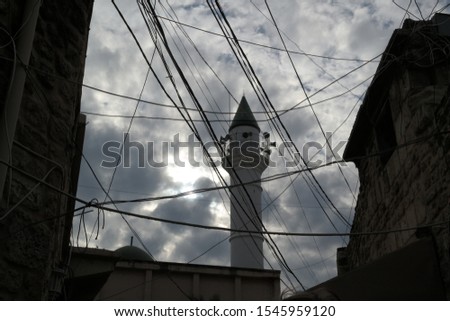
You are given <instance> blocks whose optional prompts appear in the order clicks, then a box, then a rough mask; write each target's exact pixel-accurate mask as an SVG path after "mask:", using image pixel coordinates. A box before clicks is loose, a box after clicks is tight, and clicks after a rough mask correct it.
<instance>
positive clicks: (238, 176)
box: [222, 97, 269, 269]
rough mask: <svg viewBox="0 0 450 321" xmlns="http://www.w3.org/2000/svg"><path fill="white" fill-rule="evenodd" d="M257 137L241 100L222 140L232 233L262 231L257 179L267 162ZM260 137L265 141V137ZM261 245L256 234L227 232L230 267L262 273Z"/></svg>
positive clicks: (254, 126) (248, 107) (256, 127)
mask: <svg viewBox="0 0 450 321" xmlns="http://www.w3.org/2000/svg"><path fill="white" fill-rule="evenodd" d="M259 134H260V129H259V126H258V123H257V122H256V119H255V116H254V115H253V113H252V111H251V109H250V106H249V105H248V103H247V100H246V99H245V97H242V99H241V102H240V103H239V107H238V110H237V112H236V115H235V116H234V119H233V121H232V123H231V126H230V128H229V131H228V135H227V136H226V137H225V139H223V140H222V143H223V144H224V152H225V155H224V157H223V158H222V166H223V167H224V168H225V169H226V170H227V172H228V173H229V174H230V186H235V187H231V188H230V194H231V195H230V197H231V200H230V201H231V229H233V230H242V231H259V232H261V229H262V216H261V192H262V188H261V182H260V179H261V175H262V173H263V172H264V170H265V169H266V168H267V164H268V161H269V149H268V148H269V144H267V142H266V144H265V145H266V147H265V148H260V146H261V144H260V139H259V136H260V135H259ZM264 136H265V138H266V139H268V137H269V134H267V133H265V135H264ZM248 182H251V183H249V184H246V183H248ZM240 184H245V185H240ZM239 185H240V186H239ZM263 241H264V238H263V236H262V235H261V234H258V233H252V234H250V233H245V232H231V237H230V245H231V266H235V267H247V268H256V269H263V268H264V261H263V257H264V256H263Z"/></svg>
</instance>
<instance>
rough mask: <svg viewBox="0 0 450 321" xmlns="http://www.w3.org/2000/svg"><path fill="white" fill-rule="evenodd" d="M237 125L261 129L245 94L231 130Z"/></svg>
mask: <svg viewBox="0 0 450 321" xmlns="http://www.w3.org/2000/svg"><path fill="white" fill-rule="evenodd" d="M237 126H252V127H255V128H256V129H258V130H259V126H258V122H257V121H256V119H255V116H254V115H253V112H252V110H251V109H250V106H249V105H248V102H247V99H245V96H242V99H241V102H240V103H239V107H238V109H237V111H236V115H234V118H233V121H232V122H231V126H230V129H229V130H231V129H233V128H234V127H237Z"/></svg>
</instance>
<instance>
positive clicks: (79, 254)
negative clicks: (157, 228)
mask: <svg viewBox="0 0 450 321" xmlns="http://www.w3.org/2000/svg"><path fill="white" fill-rule="evenodd" d="M71 267H72V278H71V279H69V280H68V282H67V284H66V285H67V286H66V289H67V290H68V296H69V299H71V300H113V301H116V300H133V301H142V300H145V301H161V300H163V301H189V300H195V301H198V300H210V301H211V300H212V301H218V300H227V301H235V300H243V301H248V300H259V301H271V300H279V299H280V271H272V270H256V269H245V268H233V267H231V268H230V267H227V266H213V265H199V264H183V263H172V262H156V261H153V260H152V259H151V258H150V257H149V255H148V254H147V253H145V252H144V251H143V250H141V249H139V248H136V247H134V246H125V247H122V248H119V249H117V250H116V251H109V250H101V249H93V248H74V249H73V255H72V262H71Z"/></svg>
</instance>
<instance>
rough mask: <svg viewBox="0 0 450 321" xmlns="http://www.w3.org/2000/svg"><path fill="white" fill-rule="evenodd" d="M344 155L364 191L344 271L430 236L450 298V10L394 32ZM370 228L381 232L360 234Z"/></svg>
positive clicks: (341, 266)
mask: <svg viewBox="0 0 450 321" xmlns="http://www.w3.org/2000/svg"><path fill="white" fill-rule="evenodd" d="M344 159H345V160H346V161H352V162H354V163H355V165H356V167H357V168H358V172H359V178H360V191H359V196H358V202H357V206H356V210H355V218H354V222H353V226H352V230H351V232H352V233H355V235H352V236H351V237H350V241H349V244H348V247H347V248H346V249H341V250H340V253H339V252H338V253H339V256H338V257H339V258H340V261H339V260H338V267H339V269H338V270H340V271H341V272H342V273H341V274H344V272H345V271H350V270H355V269H357V268H361V267H363V266H366V265H367V264H370V263H372V262H375V261H376V260H378V259H380V258H383V257H384V256H386V255H387V254H389V253H393V252H395V251H397V250H400V249H402V248H405V247H406V246H409V245H411V244H414V243H415V242H418V241H419V240H421V239H424V238H429V239H431V240H432V244H434V248H435V250H436V256H437V262H439V270H440V274H441V278H442V282H443V284H444V287H445V289H446V291H447V298H449V297H450V296H449V294H450V235H449V229H450V198H449V197H450V167H449V165H450V16H449V15H445V14H436V15H435V16H434V17H433V18H432V19H431V20H430V21H412V20H406V21H405V22H404V24H403V27H402V28H401V29H398V30H396V31H395V32H394V34H393V35H392V38H391V40H390V42H389V44H388V46H387V49H386V51H385V53H384V54H383V57H382V60H381V63H380V65H379V67H378V70H377V72H376V74H375V77H374V79H373V81H372V84H371V85H370V87H369V89H368V91H367V93H366V96H365V99H364V102H363V104H362V106H361V108H360V110H359V112H358V115H357V118H356V121H355V124H354V127H353V130H352V132H351V135H350V138H349V141H348V144H347V147H346V150H345V153H344ZM365 232H376V233H374V234H370V235H357V233H365ZM417 255H420V254H417ZM409 268H410V269H414V266H411V267H409Z"/></svg>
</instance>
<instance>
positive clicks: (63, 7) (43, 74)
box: [0, 0, 93, 300]
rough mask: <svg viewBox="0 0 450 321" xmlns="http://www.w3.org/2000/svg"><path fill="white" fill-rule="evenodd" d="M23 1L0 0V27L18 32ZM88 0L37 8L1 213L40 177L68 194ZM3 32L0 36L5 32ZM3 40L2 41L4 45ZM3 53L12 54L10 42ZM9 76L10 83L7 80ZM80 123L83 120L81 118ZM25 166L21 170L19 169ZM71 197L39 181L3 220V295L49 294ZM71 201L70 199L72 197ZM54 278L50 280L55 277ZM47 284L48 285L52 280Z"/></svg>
mask: <svg viewBox="0 0 450 321" xmlns="http://www.w3.org/2000/svg"><path fill="white" fill-rule="evenodd" d="M24 3H25V1H23V0H20V1H17V0H6V1H5V0H1V1H0V9H1V10H0V25H1V27H2V28H3V29H5V30H6V31H8V32H9V33H10V34H11V35H14V34H16V32H17V30H19V28H20V25H21V21H22V19H23V17H22V15H23V7H24ZM92 6H93V0H77V1H73V0H64V1H62V0H51V1H49V0H46V1H43V3H42V6H41V7H40V11H39V19H38V22H37V27H36V35H35V39H34V43H33V50H32V56H31V61H30V68H29V72H28V74H27V80H26V84H25V89H24V95H23V99H22V104H21V110H20V115H19V120H18V123H17V128H16V133H15V137H14V144H13V153H12V165H13V167H14V168H17V169H19V170H17V169H13V170H12V171H10V172H9V174H8V179H7V182H6V185H5V191H4V195H3V199H2V203H1V213H5V211H6V210H8V209H10V208H11V207H12V206H14V205H15V204H17V203H18V202H20V201H22V199H23V198H24V197H25V195H26V194H27V193H28V192H29V191H30V190H31V189H32V188H33V187H34V186H35V185H36V184H37V181H36V180H34V179H32V178H30V177H29V176H31V177H35V178H39V179H43V178H44V177H45V182H47V183H48V184H50V185H51V186H53V187H55V188H57V189H61V190H64V191H65V192H73V186H74V185H76V184H74V181H75V180H76V179H77V177H74V175H73V172H74V171H75V172H76V171H77V166H79V164H78V165H77V164H76V163H75V164H74V163H73V160H74V159H76V157H77V147H76V144H75V137H76V135H77V132H78V131H79V130H80V128H79V126H80V123H79V108H80V98H81V85H79V84H81V83H82V79H83V73H84V63H85V56H86V49H87V39H88V32H89V23H90V19H91V14H92ZM5 34H6V33H5V32H3V35H2V37H1V40H2V42H3V41H4V40H5V39H8V37H7V36H6V35H5ZM2 44H3V43H2ZM1 54H2V55H3V56H6V57H13V50H12V47H11V46H10V45H9V46H7V47H4V48H3V49H2V52H1ZM1 67H2V68H1V71H0V79H2V81H1V82H0V93H1V96H0V99H1V100H0V102H1V106H2V110H3V105H4V100H5V96H6V93H7V86H8V85H9V79H10V78H11V70H12V62H11V61H8V60H2V62H1ZM5 80H8V81H5ZM81 125H82V124H81ZM21 171H23V172H21ZM68 202H69V200H68V199H67V198H66V197H64V196H63V195H61V194H60V193H58V192H55V191H54V190H52V189H50V188H49V187H46V186H45V185H43V184H41V185H40V186H39V187H37V189H36V190H35V191H34V192H33V193H31V195H29V196H28V197H26V199H25V201H23V202H22V203H21V204H20V205H19V206H18V207H17V208H15V209H14V211H12V212H11V213H10V214H9V215H8V216H7V217H6V218H5V219H3V220H1V221H0V299H3V300H5V299H6V300H46V299H52V298H54V295H55V293H53V292H52V291H53V290H56V291H58V287H59V285H58V282H61V280H62V278H61V277H60V276H62V275H61V274H60V272H64V271H65V268H66V263H67V262H65V260H66V258H65V257H64V251H65V248H66V247H68V244H63V243H64V242H63V239H67V235H64V233H67V231H68V230H70V224H71V217H72V213H71V210H73V208H70V206H69V207H68V205H67V204H68ZM69 203H70V202H69ZM55 282H56V284H53V283H55ZM51 283H52V284H51Z"/></svg>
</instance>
